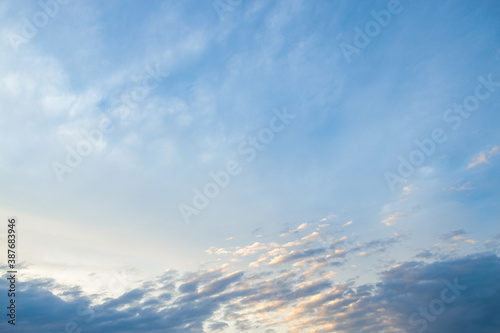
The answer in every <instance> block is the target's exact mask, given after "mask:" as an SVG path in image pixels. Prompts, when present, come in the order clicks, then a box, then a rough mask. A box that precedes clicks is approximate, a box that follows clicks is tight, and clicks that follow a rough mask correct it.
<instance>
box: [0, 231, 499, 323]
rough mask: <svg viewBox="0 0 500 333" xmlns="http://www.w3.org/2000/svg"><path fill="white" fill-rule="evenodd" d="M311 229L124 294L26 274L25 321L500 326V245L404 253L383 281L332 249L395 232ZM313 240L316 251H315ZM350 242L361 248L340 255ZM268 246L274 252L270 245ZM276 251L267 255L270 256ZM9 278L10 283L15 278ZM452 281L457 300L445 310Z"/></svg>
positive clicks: (375, 245) (22, 286)
mask: <svg viewBox="0 0 500 333" xmlns="http://www.w3.org/2000/svg"><path fill="white" fill-rule="evenodd" d="M304 238H305V237H304ZM304 238H302V239H300V240H299V241H297V242H294V244H295V246H301V247H303V251H302V252H301V253H302V254H303V255H300V256H288V257H287V260H283V261H281V262H280V263H279V264H276V265H272V264H268V265H263V266H259V267H256V268H254V267H251V266H250V267H248V268H247V269H245V270H240V269H235V268H236V267H233V266H232V264H228V263H225V264H223V265H222V266H220V267H217V268H214V269H210V270H209V269H206V270H203V271H199V272H191V273H183V274H180V273H177V272H173V271H168V272H165V273H164V274H163V275H161V276H158V277H156V278H155V279H153V280H150V281H148V282H144V283H142V284H141V285H140V286H139V287H137V288H134V289H132V290H129V291H127V292H125V293H123V294H122V295H121V296H119V297H116V298H104V299H102V298H98V297H96V296H97V295H85V294H84V293H83V292H81V291H80V290H79V289H78V288H75V287H74V286H64V285H61V284H57V283H56V282H55V281H53V280H41V279H31V280H25V281H24V282H22V283H20V290H21V294H20V295H22V297H21V298H20V304H19V308H18V313H19V321H18V323H17V325H16V330H17V331H18V332H22V333H24V332H65V329H66V327H70V328H71V327H72V329H82V331H88V332H97V333H100V332H122V333H132V332H134V333H135V332H220V331H236V332H237V331H251V332H254V331H262V332H265V331H267V332H273V331H274V332H281V331H287V332H318V333H319V332H339V333H347V332H408V333H414V332H423V331H425V332H429V333H438V332H439V333H442V332H457V333H466V332H467V333H469V332H479V333H493V332H498V331H499V328H500V315H499V314H498V311H497V309H498V308H500V281H499V279H498V276H500V258H499V257H498V256H497V255H495V254H492V253H478V254H473V255H468V256H463V257H455V258H448V259H447V260H440V261H435V262H431V263H424V262H420V261H409V262H400V263H399V264H397V265H393V266H391V267H388V268H386V269H383V270H381V271H380V272H379V273H378V280H377V281H376V282H375V283H364V284H358V283H356V282H355V281H354V279H350V280H348V281H347V282H345V281H344V282H342V281H340V280H339V279H336V273H337V272H340V271H341V270H342V266H344V265H345V264H346V262H347V261H340V262H339V263H338V264H336V265H323V264H324V263H325V261H326V262H328V260H329V259H328V258H329V256H332V255H333V256H332V257H335V258H336V260H338V259H339V258H340V259H341V260H348V259H346V258H348V257H349V255H357V256H358V257H359V256H360V255H359V254H358V253H359V251H360V250H361V249H363V248H365V247H366V248H367V249H373V248H380V249H384V248H385V247H387V246H391V244H393V243H394V241H393V240H390V239H389V240H380V241H375V242H374V241H371V242H368V243H366V244H352V245H349V243H348V241H347V240H344V241H342V242H337V243H332V244H334V246H327V247H324V248H322V251H316V250H314V249H316V248H317V246H318V244H316V243H313V242H310V241H308V239H310V238H306V240H303V239H304ZM272 245H273V246H274V247H281V246H282V245H288V246H289V248H288V251H289V252H290V253H292V252H293V251H298V249H294V248H293V247H292V246H290V244H289V243H283V244H278V243H272ZM307 246H310V247H311V249H312V250H313V251H312V252H308V251H307ZM344 247H345V252H347V253H351V254H349V255H345V256H344V255H342V256H335V255H334V254H335V252H336V251H337V252H338V250H339V248H344ZM254 248H255V247H254ZM262 249H263V250H262V251H266V252H269V248H268V247H267V246H264V247H262ZM351 249H356V250H357V251H351ZM296 253H299V252H296ZM234 255H235V256H241V254H240V255H238V254H236V253H235V254H234ZM255 255H258V253H255ZM278 256H280V255H279V254H278ZM251 260H252V259H251V258H248V261H249V262H251ZM269 260H270V258H266V262H268V263H269ZM304 260H306V262H304ZM337 262H338V261H337ZM318 265H319V267H320V269H317V266H318ZM450 285H451V286H458V287H457V288H453V287H450ZM0 287H1V288H2V289H3V290H5V289H6V288H7V283H6V280H5V279H2V281H1V282H0ZM443 290H446V291H445V297H446V299H447V300H448V302H446V303H443V305H444V308H442V309H438V310H439V311H437V310H436V304H438V303H439V301H437V300H439V299H440V298H442V297H443V296H442V293H443ZM55 291H57V292H55ZM96 299H100V301H99V302H97V301H96ZM438 308H439V306H438ZM421 309H423V310H421ZM422 311H424V312H422ZM426 318H427V319H426ZM0 325H3V326H4V325H5V323H1V324H0ZM68 325H69V326H68Z"/></svg>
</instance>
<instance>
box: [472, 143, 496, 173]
mask: <svg viewBox="0 0 500 333" xmlns="http://www.w3.org/2000/svg"><path fill="white" fill-rule="evenodd" d="M498 153H500V146H495V147H493V148H491V149H490V150H489V151H488V150H484V151H481V152H480V153H479V154H477V155H476V157H474V159H473V160H472V161H471V162H470V163H469V165H468V166H467V169H472V168H473V167H475V166H478V165H479V164H484V163H486V164H487V163H490V159H491V157H492V156H494V155H496V154H498Z"/></svg>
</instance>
